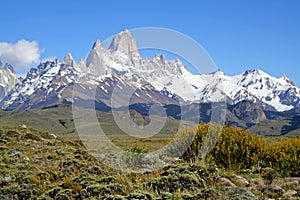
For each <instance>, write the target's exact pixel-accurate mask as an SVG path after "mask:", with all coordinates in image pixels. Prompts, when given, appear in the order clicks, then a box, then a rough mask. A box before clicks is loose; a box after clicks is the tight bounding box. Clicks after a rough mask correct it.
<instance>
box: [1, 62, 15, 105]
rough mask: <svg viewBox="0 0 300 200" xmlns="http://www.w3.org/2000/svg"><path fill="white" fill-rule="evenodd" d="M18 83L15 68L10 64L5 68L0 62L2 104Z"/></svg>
mask: <svg viewBox="0 0 300 200" xmlns="http://www.w3.org/2000/svg"><path fill="white" fill-rule="evenodd" d="M18 82H19V79H18V76H17V74H16V72H15V70H14V68H13V67H12V66H11V65H10V64H8V63H6V64H5V65H4V66H3V64H2V63H1V62H0V102H1V100H2V99H3V98H4V97H5V96H6V95H7V93H8V92H9V91H10V90H11V89H12V88H13V87H14V86H15V85H16V84H17V83H18Z"/></svg>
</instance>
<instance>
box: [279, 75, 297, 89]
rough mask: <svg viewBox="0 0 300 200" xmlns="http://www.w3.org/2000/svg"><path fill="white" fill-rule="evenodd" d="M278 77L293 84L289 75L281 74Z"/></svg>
mask: <svg viewBox="0 0 300 200" xmlns="http://www.w3.org/2000/svg"><path fill="white" fill-rule="evenodd" d="M280 78H281V79H282V80H284V81H286V82H287V83H289V84H290V85H291V86H295V84H294V82H293V81H292V80H291V79H290V78H289V77H287V75H285V74H283V75H282V76H281V77H280Z"/></svg>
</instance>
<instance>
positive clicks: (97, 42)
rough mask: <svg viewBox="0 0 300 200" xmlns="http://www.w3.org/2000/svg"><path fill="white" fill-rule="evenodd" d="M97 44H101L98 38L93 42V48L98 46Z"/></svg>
mask: <svg viewBox="0 0 300 200" xmlns="http://www.w3.org/2000/svg"><path fill="white" fill-rule="evenodd" d="M99 46H101V42H100V40H99V39H97V40H96V42H95V43H94V45H93V49H95V48H97V47H99Z"/></svg>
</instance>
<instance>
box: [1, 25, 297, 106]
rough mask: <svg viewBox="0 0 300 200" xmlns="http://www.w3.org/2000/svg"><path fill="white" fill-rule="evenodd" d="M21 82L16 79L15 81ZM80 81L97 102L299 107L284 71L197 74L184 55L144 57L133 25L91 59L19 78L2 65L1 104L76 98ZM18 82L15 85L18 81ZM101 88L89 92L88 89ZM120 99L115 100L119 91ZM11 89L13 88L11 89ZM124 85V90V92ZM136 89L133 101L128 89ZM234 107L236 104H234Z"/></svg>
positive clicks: (45, 65)
mask: <svg viewBox="0 0 300 200" xmlns="http://www.w3.org/2000/svg"><path fill="white" fill-rule="evenodd" d="M16 83H17V84H16ZM75 83H78V84H79V85H80V88H81V89H79V90H78V91H77V92H78V93H79V94H77V95H76V96H77V97H78V98H80V100H82V101H94V100H95V101H96V108H99V109H104V110H109V109H110V108H111V107H114V106H115V107H122V106H126V104H127V105H128V101H129V104H130V105H136V104H142V105H151V104H154V103H160V104H163V105H179V104H180V103H181V102H184V103H185V104H193V103H203V104H205V103H211V102H219V101H224V100H226V102H227V103H228V104H229V105H239V106H240V107H241V108H243V106H241V103H242V102H245V101H247V102H252V103H255V104H256V105H258V108H257V109H262V110H264V111H274V112H283V111H289V110H294V109H299V101H300V89H299V88H298V87H296V86H295V85H294V83H293V82H292V81H291V80H290V79H289V78H288V77H286V76H285V75H283V76H282V77H280V78H275V77H272V76H270V75H268V74H267V73H265V72H263V71H261V70H248V71H246V72H244V73H243V74H240V75H236V76H227V75H225V74H224V73H223V72H221V71H219V70H218V71H216V72H213V73H210V74H192V73H191V72H190V71H189V70H188V68H187V67H186V66H185V65H184V64H183V63H182V62H181V61H180V60H178V59H177V60H167V59H166V57H165V56H164V55H155V56H154V57H153V58H141V56H140V54H139V51H138V47H137V45H136V42H135V40H134V39H133V38H132V36H131V34H130V32H129V31H128V30H124V31H122V32H120V33H119V34H117V35H116V36H115V37H114V38H113V40H112V42H111V45H110V46H109V48H105V47H104V46H102V45H101V42H100V40H96V42H95V43H94V45H93V47H92V50H91V51H90V53H89V55H88V57H87V59H86V61H84V60H83V59H81V60H80V61H79V62H78V63H76V62H75V61H74V59H73V58H72V55H71V54H70V53H68V54H67V55H66V56H65V58H64V60H63V61H59V60H57V59H53V60H48V61H44V62H42V63H40V64H39V65H38V66H37V67H36V68H32V69H31V70H30V71H29V72H28V74H27V76H26V78H24V79H23V80H22V81H20V82H19V80H18V78H17V76H16V74H15V72H14V70H13V69H12V67H11V66H9V65H5V66H4V67H2V64H1V67H0V99H1V102H0V106H1V108H2V109H6V110H26V109H32V108H41V107H47V106H52V105H57V104H72V103H73V96H72V94H73V86H74V84H75ZM15 84H16V85H15ZM93 89H94V90H96V95H95V98H94V99H93V98H90V96H89V95H88V93H89V90H93ZM116 89H117V90H118V91H121V92H119V93H118V95H119V98H120V101H118V102H117V103H116V104H113V105H112V103H111V98H112V96H113V94H114V91H116ZM8 91H9V92H8ZM122 91H123V92H122ZM127 91H131V97H130V99H129V100H128V101H122V99H125V100H126V98H125V97H124V98H123V97H122V95H125V96H126V92H127ZM233 110H235V109H233Z"/></svg>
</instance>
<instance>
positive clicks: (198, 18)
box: [0, 0, 300, 86]
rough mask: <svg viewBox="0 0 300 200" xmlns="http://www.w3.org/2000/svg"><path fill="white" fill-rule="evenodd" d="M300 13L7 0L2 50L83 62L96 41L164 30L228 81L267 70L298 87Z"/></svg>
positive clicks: (294, 5) (257, 3) (192, 4)
mask: <svg viewBox="0 0 300 200" xmlns="http://www.w3.org/2000/svg"><path fill="white" fill-rule="evenodd" d="M299 8H300V1H297V0H294V1H292V0H286V1H283V0H276V1H274V0H251V1H250V0H226V1H217V0H210V1H209V0H208V1H201V0H200V1H197V0H195V1H177V0H172V1H171V0H165V1H158V0H151V1H150V0H149V1H100V0H86V1H79V0H78V1H74V0H73V1H71V0H61V1H57V0H51V1H33V0H26V1H22V0H19V1H16V0H10V1H3V2H1V11H0V17H1V20H0V26H1V32H0V43H16V42H17V41H19V40H21V39H25V40H29V41H32V40H34V41H37V42H38V45H39V48H40V49H43V52H42V53H41V57H40V59H41V60H42V59H44V58H48V57H53V56H55V57H57V58H59V59H62V58H63V56H64V55H65V54H67V53H68V52H71V53H72V55H73V57H74V58H75V59H76V60H77V61H78V60H79V59H80V57H86V56H87V54H88V52H89V51H90V49H91V47H92V45H93V43H94V41H95V40H96V39H97V38H99V39H100V40H105V39H106V38H108V37H110V36H112V35H114V34H116V33H118V32H120V31H121V30H122V29H124V28H126V29H133V28H139V27H149V26H150V27H164V28H169V29H174V30H176V31H179V32H182V33H184V34H186V35H188V36H190V37H191V38H193V39H194V40H196V41H197V42H198V43H199V44H201V45H202V46H203V47H204V48H205V49H206V50H207V51H208V53H209V54H210V55H211V57H212V58H213V60H214V61H215V63H216V64H217V66H218V67H219V68H220V69H221V70H222V71H224V72H225V73H226V74H228V75H234V74H240V73H242V72H243V71H245V70H246V69H262V70H264V71H266V72H267V73H270V74H271V75H274V76H281V74H286V75H288V76H289V77H290V78H291V79H292V80H293V81H294V82H295V83H296V84H297V85H298V86H300V79H299V67H300V12H299ZM26 70H27V71H28V69H18V72H20V73H24V72H25V71H26Z"/></svg>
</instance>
